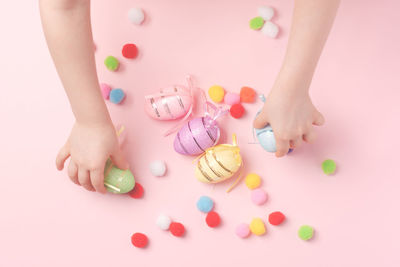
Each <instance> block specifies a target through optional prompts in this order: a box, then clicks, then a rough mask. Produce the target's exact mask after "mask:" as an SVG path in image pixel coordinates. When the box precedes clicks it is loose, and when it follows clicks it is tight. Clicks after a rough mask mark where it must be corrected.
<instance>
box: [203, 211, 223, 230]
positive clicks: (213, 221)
mask: <svg viewBox="0 0 400 267" xmlns="http://www.w3.org/2000/svg"><path fill="white" fill-rule="evenodd" d="M206 223H207V225H208V226H209V227H211V228H214V227H217V226H219V225H220V223H221V217H220V216H219V214H218V213H217V212H215V211H210V212H209V213H207V216H206Z"/></svg>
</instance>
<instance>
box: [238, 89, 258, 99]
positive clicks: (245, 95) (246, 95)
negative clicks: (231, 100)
mask: <svg viewBox="0 0 400 267" xmlns="http://www.w3.org/2000/svg"><path fill="white" fill-rule="evenodd" d="M255 98H256V91H254V89H253V88H250V87H247V86H244V87H242V89H241V90H240V101H242V102H244V103H253V102H254V100H255Z"/></svg>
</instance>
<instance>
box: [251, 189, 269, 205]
mask: <svg viewBox="0 0 400 267" xmlns="http://www.w3.org/2000/svg"><path fill="white" fill-rule="evenodd" d="M267 199H268V195H267V193H266V192H265V191H264V190H263V189H262V188H257V189H254V190H253V191H251V201H253V203H254V204H256V205H262V204H264V203H265V202H267Z"/></svg>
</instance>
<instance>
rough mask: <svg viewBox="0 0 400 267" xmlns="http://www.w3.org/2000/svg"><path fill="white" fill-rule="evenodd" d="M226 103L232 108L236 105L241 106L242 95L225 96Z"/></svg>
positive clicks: (227, 94) (230, 94)
mask: <svg viewBox="0 0 400 267" xmlns="http://www.w3.org/2000/svg"><path fill="white" fill-rule="evenodd" d="M224 102H225V104H227V105H230V106H232V105H234V104H239V103H240V95H239V94H235V93H229V92H228V93H226V94H225V98H224Z"/></svg>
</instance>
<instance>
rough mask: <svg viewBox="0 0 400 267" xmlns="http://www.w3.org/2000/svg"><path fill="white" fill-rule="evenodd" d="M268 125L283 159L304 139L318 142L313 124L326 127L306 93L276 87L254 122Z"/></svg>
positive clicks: (278, 152) (259, 126) (259, 124)
mask: <svg viewBox="0 0 400 267" xmlns="http://www.w3.org/2000/svg"><path fill="white" fill-rule="evenodd" d="M267 124H270V125H271V127H272V129H273V130H274V135H275V139H276V149H277V151H276V153H275V155H276V156H277V157H282V156H284V155H286V154H287V152H288V150H289V148H295V147H298V146H299V145H300V144H301V143H302V140H304V141H306V142H312V141H313V140H314V139H315V131H314V129H313V127H312V125H318V126H320V125H322V124H324V117H323V116H322V114H321V113H319V112H318V110H317V109H316V108H315V107H314V105H313V103H312V102H311V99H310V97H309V95H308V92H306V90H297V89H296V90H291V88H287V86H286V88H285V87H277V86H275V87H274V88H273V89H272V91H271V93H270V94H269V95H268V97H267V98H266V102H265V104H264V107H263V109H262V111H261V113H260V114H259V115H258V116H257V118H256V120H255V121H254V127H255V128H263V127H265V126H266V125H267Z"/></svg>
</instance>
